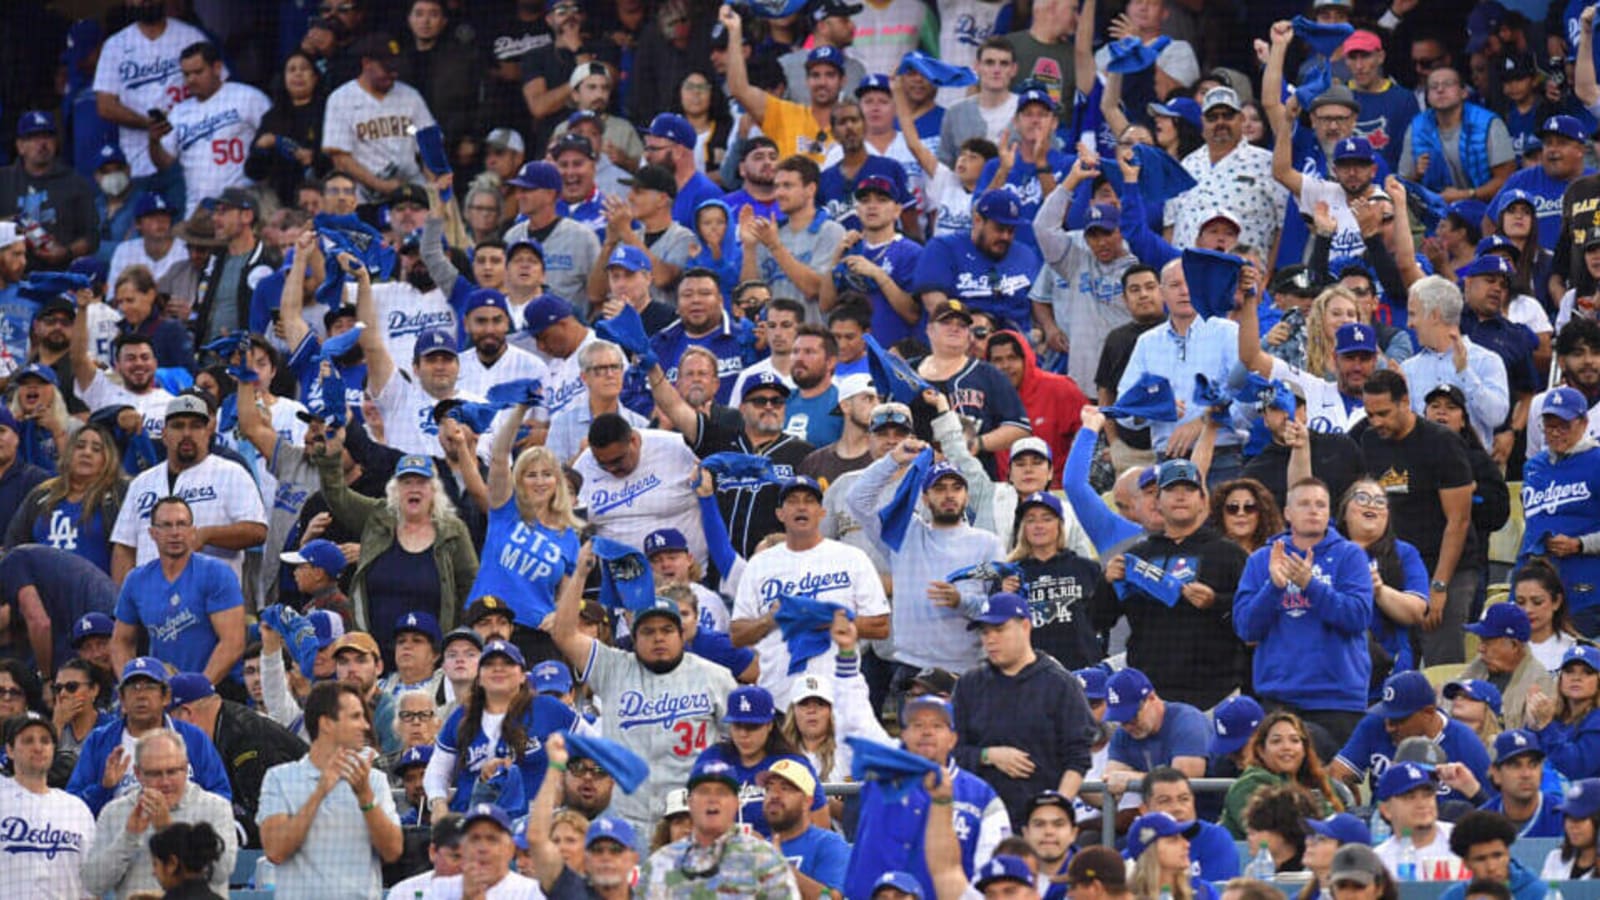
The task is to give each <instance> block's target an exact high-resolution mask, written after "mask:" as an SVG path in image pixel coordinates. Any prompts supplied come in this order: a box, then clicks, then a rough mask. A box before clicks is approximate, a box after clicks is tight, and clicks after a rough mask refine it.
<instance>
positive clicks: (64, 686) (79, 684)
mask: <svg viewBox="0 0 1600 900" xmlns="http://www.w3.org/2000/svg"><path fill="white" fill-rule="evenodd" d="M88 686H89V682H87V681H58V682H56V683H55V684H52V685H50V688H51V690H54V691H55V692H56V693H58V694H76V693H77V692H78V690H79V689H80V688H86V687H88Z"/></svg>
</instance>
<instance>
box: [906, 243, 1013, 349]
mask: <svg viewBox="0 0 1600 900" xmlns="http://www.w3.org/2000/svg"><path fill="white" fill-rule="evenodd" d="M1040 265H1041V263H1040V262H1039V254H1038V253H1037V252H1035V251H1034V249H1033V248H1032V247H1029V246H1028V245H1027V244H1024V243H1023V242H1022V241H1020V240H1017V241H1012V242H1011V246H1010V248H1008V249H1007V250H1006V254H1005V256H1003V257H1001V258H999V259H995V258H993V257H991V256H989V255H988V254H987V253H984V252H983V251H981V250H979V249H978V247H977V245H976V244H974V243H972V235H971V233H970V232H960V233H957V234H945V235H940V236H939V237H936V238H934V239H933V240H931V241H929V242H928V246H927V250H926V251H925V252H924V253H923V254H922V257H921V258H920V259H918V260H917V270H916V273H915V274H914V275H913V276H912V278H911V284H912V286H913V293H917V294H924V293H927V292H929V291H939V292H941V293H943V294H944V295H945V296H946V297H949V298H950V299H952V300H960V301H962V302H963V303H966V304H968V305H969V306H971V307H972V308H973V309H978V310H982V311H983V312H986V313H989V314H991V315H993V316H996V317H998V318H999V319H1000V320H1001V323H1000V324H1001V327H1004V328H1021V329H1024V330H1025V329H1027V328H1028V327H1029V326H1030V325H1031V324H1032V322H1033V301H1032V300H1030V299H1028V293H1029V292H1030V291H1031V290H1033V281H1034V279H1035V278H1036V277H1038V275H1039V266H1040Z"/></svg>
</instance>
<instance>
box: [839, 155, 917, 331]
mask: <svg viewBox="0 0 1600 900" xmlns="http://www.w3.org/2000/svg"><path fill="white" fill-rule="evenodd" d="M843 167H844V163H843V162H836V163H834V164H833V165H831V166H829V167H827V168H826V169H823V170H822V177H820V178H818V179H817V209H820V210H822V211H824V212H826V213H827V214H828V218H830V219H832V220H834V221H835V222H838V223H839V224H840V225H843V226H844V227H845V229H846V230H848V229H852V228H860V227H861V220H860V219H858V218H856V198H855V191H856V185H857V184H860V183H861V179H863V178H869V177H873V176H877V177H879V178H887V179H889V183H891V184H893V185H894V186H895V189H896V190H898V191H899V192H900V196H901V197H905V198H909V197H910V196H911V191H910V190H909V189H908V188H907V187H906V168H905V166H902V165H900V164H899V163H898V162H895V161H894V160H892V159H890V158H889V157H887V156H870V155H869V156H868V157H867V161H866V162H864V163H862V164H861V168H859V169H857V170H856V174H855V176H854V177H849V176H846V175H845V174H844V168H843ZM880 340H881V339H880ZM884 346H888V345H887V344H885V345H884Z"/></svg>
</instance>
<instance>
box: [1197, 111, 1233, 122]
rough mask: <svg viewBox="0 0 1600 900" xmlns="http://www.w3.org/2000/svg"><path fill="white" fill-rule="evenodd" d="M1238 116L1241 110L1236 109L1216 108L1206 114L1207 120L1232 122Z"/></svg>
mask: <svg viewBox="0 0 1600 900" xmlns="http://www.w3.org/2000/svg"><path fill="white" fill-rule="evenodd" d="M1237 118H1239V111H1238V110H1236V109H1227V110H1223V109H1214V110H1212V111H1211V112H1208V113H1206V115H1205V120H1206V121H1207V122H1231V121H1233V120H1234V119H1237Z"/></svg>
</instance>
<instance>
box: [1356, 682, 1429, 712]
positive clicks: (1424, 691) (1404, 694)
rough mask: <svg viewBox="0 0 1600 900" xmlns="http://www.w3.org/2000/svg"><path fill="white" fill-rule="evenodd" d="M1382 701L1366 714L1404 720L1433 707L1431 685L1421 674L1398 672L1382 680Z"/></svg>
mask: <svg viewBox="0 0 1600 900" xmlns="http://www.w3.org/2000/svg"><path fill="white" fill-rule="evenodd" d="M1382 696H1383V699H1382V700H1380V701H1379V702H1377V703H1375V704H1373V705H1372V706H1371V707H1370V708H1368V709H1367V712H1369V713H1371V714H1373V715H1375V716H1380V717H1382V718H1385V719H1404V718H1405V717H1406V716H1410V715H1415V714H1416V713H1419V712H1421V711H1422V710H1424V709H1427V708H1428V707H1430V706H1433V705H1435V698H1434V695H1433V685H1432V684H1430V683H1429V682H1428V676H1426V675H1424V674H1422V673H1421V672H1417V671H1411V672H1398V673H1396V674H1394V675H1390V676H1389V677H1388V678H1386V679H1384V682H1383V695H1382Z"/></svg>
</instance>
